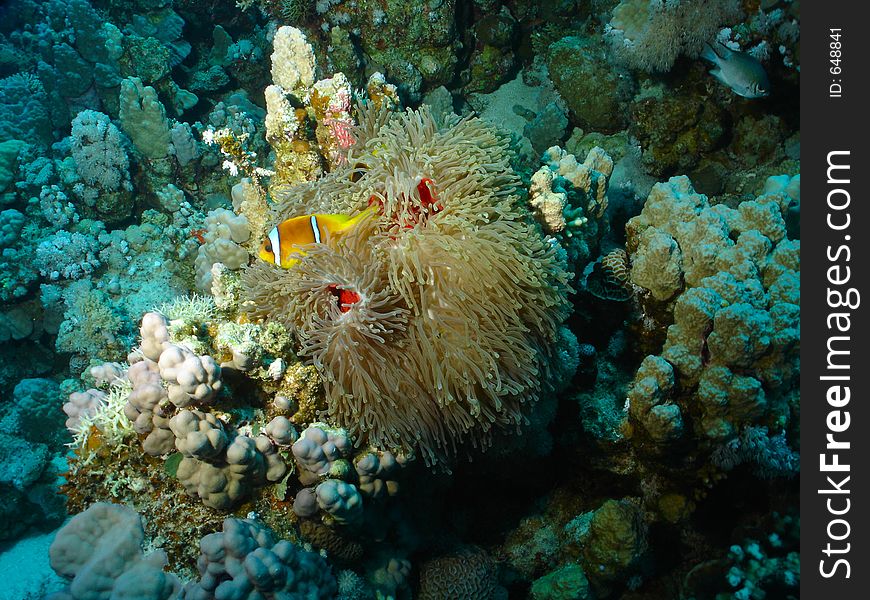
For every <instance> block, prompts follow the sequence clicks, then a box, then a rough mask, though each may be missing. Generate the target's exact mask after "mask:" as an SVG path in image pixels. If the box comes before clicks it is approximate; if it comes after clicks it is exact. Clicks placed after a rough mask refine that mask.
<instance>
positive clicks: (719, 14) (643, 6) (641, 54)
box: [607, 0, 740, 71]
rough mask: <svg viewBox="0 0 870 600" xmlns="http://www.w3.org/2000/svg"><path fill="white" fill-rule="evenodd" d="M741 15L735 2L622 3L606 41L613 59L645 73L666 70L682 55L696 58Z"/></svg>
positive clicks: (657, 0) (627, 0) (636, 0)
mask: <svg viewBox="0 0 870 600" xmlns="http://www.w3.org/2000/svg"><path fill="white" fill-rule="evenodd" d="M739 15H740V3H739V2H737V1H736V0H715V1H714V2H709V1H700V0H678V1H676V2H674V1H670V0H667V1H665V0H652V1H648V0H622V2H620V3H619V4H618V5H617V6H616V7H615V8H614V9H613V18H612V19H611V20H610V23H608V26H607V39H608V41H609V42H610V46H611V50H612V52H613V55H614V56H615V57H616V59H617V60H618V61H619V62H621V63H623V64H625V65H626V66H629V67H633V68H636V69H643V70H644V71H668V70H669V69H670V68H671V66H672V65H673V64H674V61H675V60H676V59H677V57H678V56H680V55H681V54H686V55H688V56H697V55H698V53H699V52H700V51H701V49H702V48H703V47H704V43H705V42H710V41H712V40H713V38H714V37H715V35H716V32H717V31H718V29H719V27H720V26H722V25H731V24H733V23H732V22H733V21H735V20H736V19H737V18H738V16H739Z"/></svg>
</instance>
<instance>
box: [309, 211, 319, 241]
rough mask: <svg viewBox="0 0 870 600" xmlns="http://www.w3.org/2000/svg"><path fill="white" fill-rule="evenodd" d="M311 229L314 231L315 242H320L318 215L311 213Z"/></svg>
mask: <svg viewBox="0 0 870 600" xmlns="http://www.w3.org/2000/svg"><path fill="white" fill-rule="evenodd" d="M311 231H313V232H314V242H315V243H317V244H319V243H320V227H318V226H317V215H311Z"/></svg>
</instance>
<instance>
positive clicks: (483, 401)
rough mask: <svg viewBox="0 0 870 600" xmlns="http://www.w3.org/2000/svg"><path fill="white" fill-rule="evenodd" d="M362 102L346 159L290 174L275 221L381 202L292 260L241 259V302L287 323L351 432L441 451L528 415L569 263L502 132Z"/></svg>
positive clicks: (383, 442)
mask: <svg viewBox="0 0 870 600" xmlns="http://www.w3.org/2000/svg"><path fill="white" fill-rule="evenodd" d="M362 113H363V114H362V115H361V117H360V122H361V126H360V127H359V128H358V129H357V130H356V135H357V136H358V140H357V144H356V145H355V146H354V147H353V148H352V149H351V150H350V151H349V155H348V164H347V166H344V167H339V168H336V169H335V170H333V171H332V172H331V173H330V174H329V175H327V176H325V177H323V178H322V179H320V180H319V181H317V182H315V183H310V184H301V185H298V186H295V187H293V188H289V189H288V190H287V191H286V192H285V194H284V195H283V196H281V197H280V200H281V202H280V203H279V204H278V206H277V207H276V209H275V221H277V222H280V221H283V220H284V219H287V218H290V217H293V216H296V215H299V214H306V213H315V212H333V213H336V212H350V213H353V212H359V211H360V210H362V209H365V208H366V207H367V206H369V205H371V206H376V207H377V208H378V211H377V214H376V215H374V216H371V217H369V218H367V219H366V220H364V221H363V222H362V223H361V224H360V225H359V226H358V227H357V228H356V229H354V230H353V231H351V232H350V233H348V234H347V235H343V236H341V237H340V238H336V239H333V240H329V241H328V242H327V243H324V244H314V245H310V246H306V247H305V251H306V253H307V255H306V258H305V260H303V261H300V262H299V263H298V264H297V265H295V266H293V267H292V268H290V269H276V268H274V267H272V266H271V265H266V264H256V265H254V266H253V267H252V268H250V269H248V270H247V271H245V273H244V274H243V281H244V284H245V286H246V287H247V290H248V297H249V300H250V304H251V305H252V307H251V308H250V309H249V312H250V314H251V316H252V317H253V318H258V319H264V320H275V319H277V320H279V321H281V322H283V323H284V324H286V325H287V326H289V327H291V328H293V330H295V333H296V334H297V336H298V338H299V340H300V342H301V347H302V348H301V352H300V356H303V357H304V358H306V359H307V360H308V361H310V362H311V363H312V364H313V365H314V366H315V367H316V368H317V370H318V372H319V373H320V374H321V376H322V378H323V380H324V385H325V389H326V394H327V398H328V401H329V415H330V417H331V418H332V419H333V420H334V421H335V422H336V423H337V424H339V425H341V426H343V427H345V428H346V429H347V430H348V432H349V433H350V434H351V436H352V437H353V438H354V439H356V440H357V441H358V443H370V444H373V445H375V446H377V447H379V448H383V449H393V450H401V451H404V452H410V451H413V450H414V449H415V448H418V449H419V450H420V451H421V454H422V455H423V458H424V459H425V460H426V461H427V462H435V461H437V460H438V459H439V458H441V457H445V456H449V455H451V454H453V453H454V452H455V451H456V446H457V443H458V442H459V441H460V440H462V439H464V438H471V440H472V441H473V442H474V443H477V444H480V443H485V442H486V439H487V435H488V433H489V431H490V429H491V428H492V427H493V426H494V425H498V426H506V425H518V424H520V423H521V422H522V419H523V417H522V406H523V404H524V403H532V402H534V400H535V399H536V397H537V396H538V393H539V392H540V391H541V387H542V385H546V380H547V373H548V370H549V368H548V361H549V354H548V353H549V349H548V347H549V345H550V344H551V343H552V342H554V341H555V340H556V338H557V335H558V326H559V324H560V323H561V322H562V321H563V320H564V319H565V317H566V316H567V314H568V311H569V305H568V301H567V291H568V287H567V281H568V279H569V277H570V274H569V273H568V270H567V266H566V264H565V263H564V262H563V258H561V255H560V252H559V249H558V246H557V245H556V244H555V243H554V242H551V241H548V240H547V239H545V238H544V237H543V236H542V235H541V234H540V233H539V232H538V230H537V229H536V227H535V225H534V223H533V221H532V220H531V219H530V217H529V215H528V213H527V212H526V211H525V210H524V209H523V208H521V207H520V205H519V202H518V196H517V192H516V188H517V186H518V184H519V181H518V179H517V177H516V176H515V175H514V174H513V172H512V171H511V169H510V167H509V155H508V141H507V140H506V139H505V138H503V137H501V136H500V135H499V134H498V133H497V132H496V131H494V130H492V129H490V128H489V127H488V126H486V125H485V124H484V123H483V122H481V121H480V120H478V119H476V118H471V119H464V120H459V119H458V118H448V119H447V122H446V124H445V125H443V126H439V124H438V123H437V122H436V121H435V119H434V118H433V117H432V115H431V114H430V112H429V111H428V109H427V108H426V107H424V108H422V109H420V110H419V111H408V112H406V113H387V112H383V111H377V110H376V109H372V108H368V109H366V108H364V109H363V110H362ZM542 381H543V382H544V383H543V384H542Z"/></svg>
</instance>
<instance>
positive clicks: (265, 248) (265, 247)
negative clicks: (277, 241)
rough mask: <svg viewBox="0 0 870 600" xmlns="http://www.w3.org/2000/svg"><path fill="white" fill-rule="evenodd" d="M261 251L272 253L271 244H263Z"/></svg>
mask: <svg viewBox="0 0 870 600" xmlns="http://www.w3.org/2000/svg"><path fill="white" fill-rule="evenodd" d="M263 250H265V251H266V252H272V242H269V241H267V242H266V243H265V244H263Z"/></svg>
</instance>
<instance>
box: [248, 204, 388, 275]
mask: <svg viewBox="0 0 870 600" xmlns="http://www.w3.org/2000/svg"><path fill="white" fill-rule="evenodd" d="M373 212H377V207H369V208H367V209H366V210H364V211H362V212H361V213H359V214H358V215H356V216H355V217H349V216H347V215H303V216H301V217H293V218H291V219H287V220H286V221H284V222H283V223H279V224H278V225H277V226H276V227H273V228H272V231H270V232H269V236H268V237H267V238H266V239H265V240H263V243H262V244H261V245H260V258H262V259H263V260H265V261H266V262H267V263H272V264H273V265H276V266H279V267H283V268H285V269H289V268H290V267H292V266H293V265H295V264H296V263H297V262H299V260H300V259H301V258H302V257H303V256H305V252H303V251H302V250H300V249H299V248H298V247H299V246H305V245H308V244H321V243H326V242H327V240H329V239H330V238H331V237H332V236H335V235H340V234H342V233H343V232H345V231H348V230H349V229H351V228H353V226H354V225H356V224H357V223H359V222H360V221H361V220H362V219H364V218H365V217H367V216H368V215H370V214H372V213H373Z"/></svg>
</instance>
